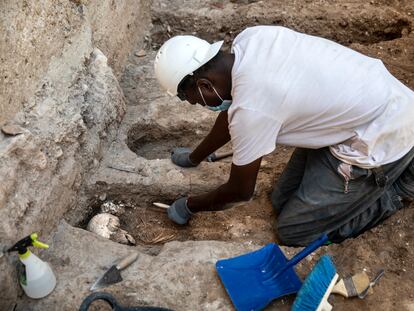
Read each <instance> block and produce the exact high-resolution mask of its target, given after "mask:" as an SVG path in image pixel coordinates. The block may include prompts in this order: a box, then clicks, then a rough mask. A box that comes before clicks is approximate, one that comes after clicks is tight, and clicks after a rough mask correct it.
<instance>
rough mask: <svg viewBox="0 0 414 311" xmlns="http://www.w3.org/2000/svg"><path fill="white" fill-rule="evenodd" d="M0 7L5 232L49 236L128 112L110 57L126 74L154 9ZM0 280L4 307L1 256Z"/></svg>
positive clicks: (0, 230) (121, 5)
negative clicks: (35, 232) (125, 70)
mask: <svg viewBox="0 0 414 311" xmlns="http://www.w3.org/2000/svg"><path fill="white" fill-rule="evenodd" d="M1 6H2V10H1V12H0V27H1V29H2V36H1V38H0V57H1V62H0V94H1V96H0V127H2V128H3V131H1V132H0V217H1V225H0V235H1V237H2V243H4V244H5V245H10V244H11V243H12V242H13V241H15V240H17V239H18V238H19V237H22V236H24V235H27V234H29V233H31V232H33V231H39V232H40V235H41V236H43V237H45V236H47V234H48V233H50V232H51V231H53V230H54V228H55V226H56V224H57V223H58V222H59V221H60V219H61V218H62V216H63V214H64V213H65V212H66V211H67V210H68V209H70V208H72V207H74V206H75V205H76V202H77V200H78V199H77V193H78V190H79V188H80V187H81V184H82V182H83V180H84V178H85V177H84V176H86V175H87V174H88V171H89V170H90V169H91V168H94V166H96V165H97V163H99V159H100V158H101V154H102V150H103V149H105V144H106V142H107V141H110V140H111V139H113V136H114V135H115V133H116V131H115V130H116V128H117V126H118V124H119V122H120V120H121V119H122V116H123V114H124V112H125V102H124V97H123V93H122V90H121V88H120V87H119V84H118V81H117V78H116V74H114V72H113V70H112V68H111V67H110V66H109V65H108V62H109V64H110V65H111V66H113V68H115V73H120V72H122V69H123V67H124V65H125V60H126V58H127V56H128V54H129V53H130V50H131V49H132V46H135V45H137V44H141V43H142V42H143V37H144V34H145V32H146V30H147V29H148V25H149V16H148V13H149V9H148V3H147V2H144V1H143V2H140V3H139V4H137V3H132V2H130V1H126V0H121V1H116V2H115V1H111V0H104V1H83V0H82V1H42V2H31V1H9V0H7V1H3V2H2V5H1ZM97 47H98V48H100V49H98V48H97ZM102 51H103V52H102ZM5 124H13V125H14V128H10V127H8V128H7V127H6V128H4V127H3V125H5ZM20 128H21V129H22V130H20ZM11 132H13V133H14V134H18V135H10V133H11ZM18 132H21V133H18ZM0 278H1V280H2V282H0V291H1V292H2V302H1V308H8V307H9V306H10V304H11V303H12V302H13V301H14V300H15V299H16V288H15V285H14V283H12V282H11V281H10V280H13V279H15V275H14V269H12V268H11V266H10V264H8V263H7V261H6V260H4V259H3V258H1V259H0Z"/></svg>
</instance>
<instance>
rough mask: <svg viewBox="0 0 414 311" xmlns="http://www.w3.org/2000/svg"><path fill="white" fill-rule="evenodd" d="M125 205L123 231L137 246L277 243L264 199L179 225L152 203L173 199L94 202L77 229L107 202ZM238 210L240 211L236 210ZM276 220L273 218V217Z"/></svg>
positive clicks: (201, 216) (199, 216)
mask: <svg viewBox="0 0 414 311" xmlns="http://www.w3.org/2000/svg"><path fill="white" fill-rule="evenodd" d="M108 201H109V202H113V203H115V204H116V205H122V206H123V207H124V212H123V213H121V214H115V215H116V216H118V217H119V219H120V223H121V226H120V228H121V229H123V230H126V231H127V232H128V233H129V234H131V235H132V236H133V238H134V239H135V241H136V242H137V244H142V245H157V244H164V243H166V242H169V241H187V240H217V241H234V242H235V241H239V242H248V243H255V244H263V243H268V242H271V241H272V240H274V238H275V236H274V230H273V222H272V221H269V219H272V214H273V211H272V209H271V208H270V205H269V202H265V201H267V200H266V199H265V198H261V199H260V200H258V201H251V202H244V203H240V204H238V205H237V206H235V207H234V208H229V209H227V210H224V211H220V212H202V213H197V214H195V215H194V216H193V217H192V219H191V220H190V222H189V224H188V225H184V226H181V225H177V224H175V223H174V222H172V221H171V220H170V219H169V218H168V215H167V210H166V209H164V208H160V207H156V206H154V205H153V202H161V203H165V204H171V203H173V201H174V200H173V199H170V200H168V199H165V198H162V197H160V196H150V197H147V198H145V199H143V200H140V202H139V203H138V202H137V201H135V200H132V199H129V200H124V201H120V200H116V199H108V200H106V201H99V200H94V202H93V203H91V204H92V205H91V210H90V212H89V213H88V214H87V215H86V216H85V218H84V219H83V220H82V221H81V222H79V223H78V227H81V228H83V229H86V228H87V224H88V223H89V221H90V219H91V218H92V217H93V216H95V215H97V214H98V213H100V212H101V208H100V206H101V205H102V204H103V203H105V202H108ZM236 209H237V210H236ZM273 219H274V217H273Z"/></svg>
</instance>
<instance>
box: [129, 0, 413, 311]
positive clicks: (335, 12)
mask: <svg viewBox="0 0 414 311" xmlns="http://www.w3.org/2000/svg"><path fill="white" fill-rule="evenodd" d="M158 2H159V3H161V4H162V1H158ZM174 2H177V1H174ZM184 2H186V3H189V4H191V1H184ZM194 3H198V1H194ZM208 3H209V5H210V7H212V8H215V9H223V8H224V9H225V8H226V7H227V6H228V5H229V3H228V2H227V1H208ZM232 3H237V5H239V6H238V7H237V9H238V10H243V8H246V7H245V6H248V8H247V9H246V10H249V12H250V15H249V14H245V15H244V16H238V17H237V18H235V19H233V20H230V21H229V24H228V25H226V27H224V28H223V27H222V28H220V31H219V32H217V33H215V29H214V25H213V26H211V27H213V28H212V30H211V29H210V30H209V28H208V27H207V26H206V25H207V24H208V22H209V19H208V18H206V21H205V24H203V20H200V19H197V18H196V17H194V13H193V11H191V12H192V13H191V12H190V11H188V12H187V11H185V10H184V11H182V12H181V11H180V12H181V13H180V12H178V13H177V16H174V14H171V15H165V16H164V17H163V18H161V17H160V13H159V12H158V13H157V12H156V13H157V14H158V15H157V14H155V15H156V17H154V19H153V23H154V25H155V30H154V33H153V38H152V39H153V41H152V42H151V44H150V47H152V48H156V47H158V46H159V43H160V42H162V40H163V39H165V38H164V37H163V35H162V34H163V32H162V29H160V27H161V28H162V27H163V25H168V27H169V31H168V33H169V35H173V34H176V33H180V32H183V27H184V26H183V24H182V21H181V19H180V18H183V16H185V14H190V13H191V14H193V15H192V16H191V18H192V20H191V21H192V22H193V24H192V27H193V28H194V33H195V34H200V35H203V36H204V37H205V38H209V37H214V34H215V35H216V38H215V39H217V40H218V39H222V38H224V39H226V40H230V39H231V38H232V37H234V35H235V34H236V33H237V31H236V30H237V29H242V28H244V27H242V26H247V25H251V24H258V23H261V22H262V23H267V24H269V23H271V24H282V25H286V26H291V27H293V28H295V29H298V30H301V31H305V32H309V33H313V34H320V35H324V36H325V37H327V38H331V39H334V40H336V41H338V42H341V43H343V44H346V45H349V46H350V47H352V48H354V49H356V50H359V51H361V52H363V53H365V54H368V55H370V56H373V57H377V58H381V59H382V60H383V61H384V63H385V64H386V66H387V67H388V68H389V70H390V71H391V72H392V73H393V74H394V75H395V76H396V77H397V78H399V79H400V80H401V81H402V82H403V83H405V84H406V85H408V86H410V87H411V88H414V36H413V34H412V33H411V27H412V26H411V25H412V22H413V18H412V16H413V15H414V1H412V0H410V1H385V0H384V1H369V2H368V1H361V0H354V1H347V2H342V1H334V0H331V1H303V2H300V1H292V2H290V1H289V3H285V2H284V1H259V2H256V1H232ZM172 5H174V4H172ZM275 7H278V9H279V10H282V9H285V10H286V14H284V15H283V16H285V17H284V18H279V19H272V12H273V11H272V10H275ZM196 9H197V8H194V10H196ZM348 9H349V11H347V10H348ZM188 10H190V9H188ZM325 11H327V12H329V15H330V16H331V17H332V16H334V18H333V21H328V19H327V18H325V16H324V12H325ZM241 12H244V11H241ZM258 12H259V13H260V14H259V13H258ZM301 12H302V13H301ZM309 12H310V13H309ZM255 13H256V15H255ZM300 14H303V16H302V15H300ZM306 14H308V15H312V16H313V17H314V19H313V20H306V16H307V15H306ZM252 16H256V19H253V20H254V22H252ZM257 16H259V17H257ZM289 16H290V18H289ZM315 16H316V17H315ZM318 16H319V17H318ZM243 17H245V19H246V20H245V21H244V22H243V20H242V19H243ZM301 17H302V19H301ZM191 21H190V22H191ZM330 23H335V25H334V26H332V24H330ZM326 25H329V27H327V28H326ZM157 27H158V28H157ZM233 29H234V31H233ZM187 32H188V31H187ZM128 83H129V82H128V81H124V83H123V85H124V86H125V85H128ZM124 91H125V93H126V94H127V99H128V92H130V90H129V89H127V90H124ZM130 104H131V103H130ZM189 109H191V107H189ZM202 136H203V133H194V132H193V131H192V130H189V131H188V132H182V131H181V132H169V133H165V132H163V130H162V129H158V128H150V127H146V126H140V127H135V128H132V129H131V130H130V131H129V133H128V146H129V148H130V149H131V150H132V151H134V152H135V153H137V154H138V155H139V156H142V157H145V158H147V159H163V158H168V156H169V152H170V150H171V149H172V148H173V147H177V146H188V147H195V146H196V145H197V142H198V141H199V140H200V139H201V138H202ZM227 149H229V146H227ZM292 151H293V148H290V147H284V146H278V148H277V150H276V151H275V152H274V153H272V154H271V155H268V156H267V157H265V158H264V161H263V164H262V168H261V171H260V174H259V177H258V185H257V191H256V193H255V195H254V198H253V199H252V200H251V201H250V202H247V203H242V204H239V205H237V206H234V207H233V208H229V209H227V210H225V211H220V212H205V213H199V214H196V215H195V216H194V217H193V218H192V220H191V222H190V224H189V225H188V226H177V225H174V224H172V223H171V221H169V220H168V218H167V216H166V213H165V211H164V210H162V209H159V208H156V207H153V206H152V202H153V201H162V200H163V201H162V202H163V203H167V204H168V203H171V202H173V200H174V199H176V197H161V198H160V197H158V198H157V199H154V198H153V197H148V199H147V201H145V202H143V203H142V202H141V204H139V205H138V204H137V203H136V202H135V201H134V200H130V201H128V200H124V201H122V203H123V204H125V206H126V212H125V214H123V215H122V216H121V227H122V228H124V229H126V230H127V231H129V233H131V234H132V235H133V237H134V238H135V239H136V241H137V243H139V244H143V245H160V246H162V244H163V243H165V242H167V241H171V240H179V241H185V240H220V241H233V242H247V243H253V244H259V245H264V244H266V243H269V242H275V241H277V237H276V235H275V231H274V226H275V223H276V222H277V219H276V217H275V215H274V213H273V211H272V208H271V204H270V200H269V194H270V192H271V189H272V186H273V184H274V183H275V181H276V180H277V178H278V176H279V175H280V174H281V172H282V170H283V168H284V166H285V164H286V163H287V161H288V160H289V157H290V154H291V152H292ZM230 165H231V159H226V160H223V161H221V162H220V168H221V169H222V170H223V174H228V172H229V168H230ZM189 174H191V173H189ZM205 178H209V177H208V176H206V177H205ZM187 194H188V195H191V189H190V192H189V193H187ZM177 196H179V194H177ZM413 244H414V205H411V206H407V207H406V208H405V209H403V210H401V211H399V212H398V213H396V214H395V215H393V216H392V217H390V218H389V219H387V220H386V221H384V222H383V223H382V224H381V225H379V226H377V227H376V228H374V229H373V230H370V231H369V232H366V233H364V234H363V235H361V236H360V237H358V238H356V239H350V240H347V241H345V242H343V243H342V244H340V245H331V246H329V247H327V248H326V249H325V250H326V251H327V252H328V253H329V254H331V255H332V256H333V258H334V260H335V263H336V266H337V269H338V270H339V273H340V276H342V277H343V276H349V275H352V274H354V273H357V272H360V271H362V270H364V271H366V272H367V273H368V274H369V276H370V277H373V276H374V275H375V273H376V272H377V271H378V270H379V269H384V270H385V275H384V277H383V278H382V279H381V280H380V282H379V284H378V285H377V286H376V287H375V288H374V292H373V294H371V295H369V296H368V297H367V298H366V299H364V300H359V299H344V298H342V297H340V296H331V298H330V301H331V302H332V304H333V305H334V309H335V310H414V290H413V287H414V247H413ZM291 301H292V297H290V298H289V297H288V298H285V299H282V300H279V301H277V302H275V303H273V304H272V305H271V306H270V307H269V308H268V309H269V310H276V309H277V310H288V309H289V305H290V303H291Z"/></svg>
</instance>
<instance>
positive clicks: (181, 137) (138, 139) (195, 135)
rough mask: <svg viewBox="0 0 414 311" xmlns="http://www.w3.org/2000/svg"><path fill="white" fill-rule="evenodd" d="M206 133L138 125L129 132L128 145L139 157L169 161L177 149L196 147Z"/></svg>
mask: <svg viewBox="0 0 414 311" xmlns="http://www.w3.org/2000/svg"><path fill="white" fill-rule="evenodd" d="M204 136H205V133H203V132H202V131H197V130H191V129H186V128H179V129H167V128H162V127H160V126H154V125H148V124H147V125H145V124H144V125H142V124H136V125H134V126H132V127H131V129H130V130H129V131H128V139H127V145H128V147H129V149H131V150H132V151H133V152H135V153H136V154H137V155H138V156H140V157H143V158H146V159H148V160H154V159H167V158H169V156H170V153H171V150H172V149H173V148H175V147H195V146H196V144H197V142H199V141H201V140H202V139H203V137H204Z"/></svg>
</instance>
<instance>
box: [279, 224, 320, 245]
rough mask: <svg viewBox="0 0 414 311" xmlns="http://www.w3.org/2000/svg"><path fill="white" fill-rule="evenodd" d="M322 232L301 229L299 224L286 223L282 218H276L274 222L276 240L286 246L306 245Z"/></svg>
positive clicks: (301, 226)
mask: <svg viewBox="0 0 414 311" xmlns="http://www.w3.org/2000/svg"><path fill="white" fill-rule="evenodd" d="M322 233H323V232H322V231H321V232H319V231H317V230H316V231H315V232H309V231H305V230H303V225H301V224H296V225H292V224H287V223H286V222H284V220H283V219H278V220H277V224H276V235H277V238H278V241H279V243H280V244H282V245H286V246H307V245H308V244H310V243H311V242H313V241H314V240H316V239H317V238H319V237H320V235H321V234H322Z"/></svg>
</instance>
